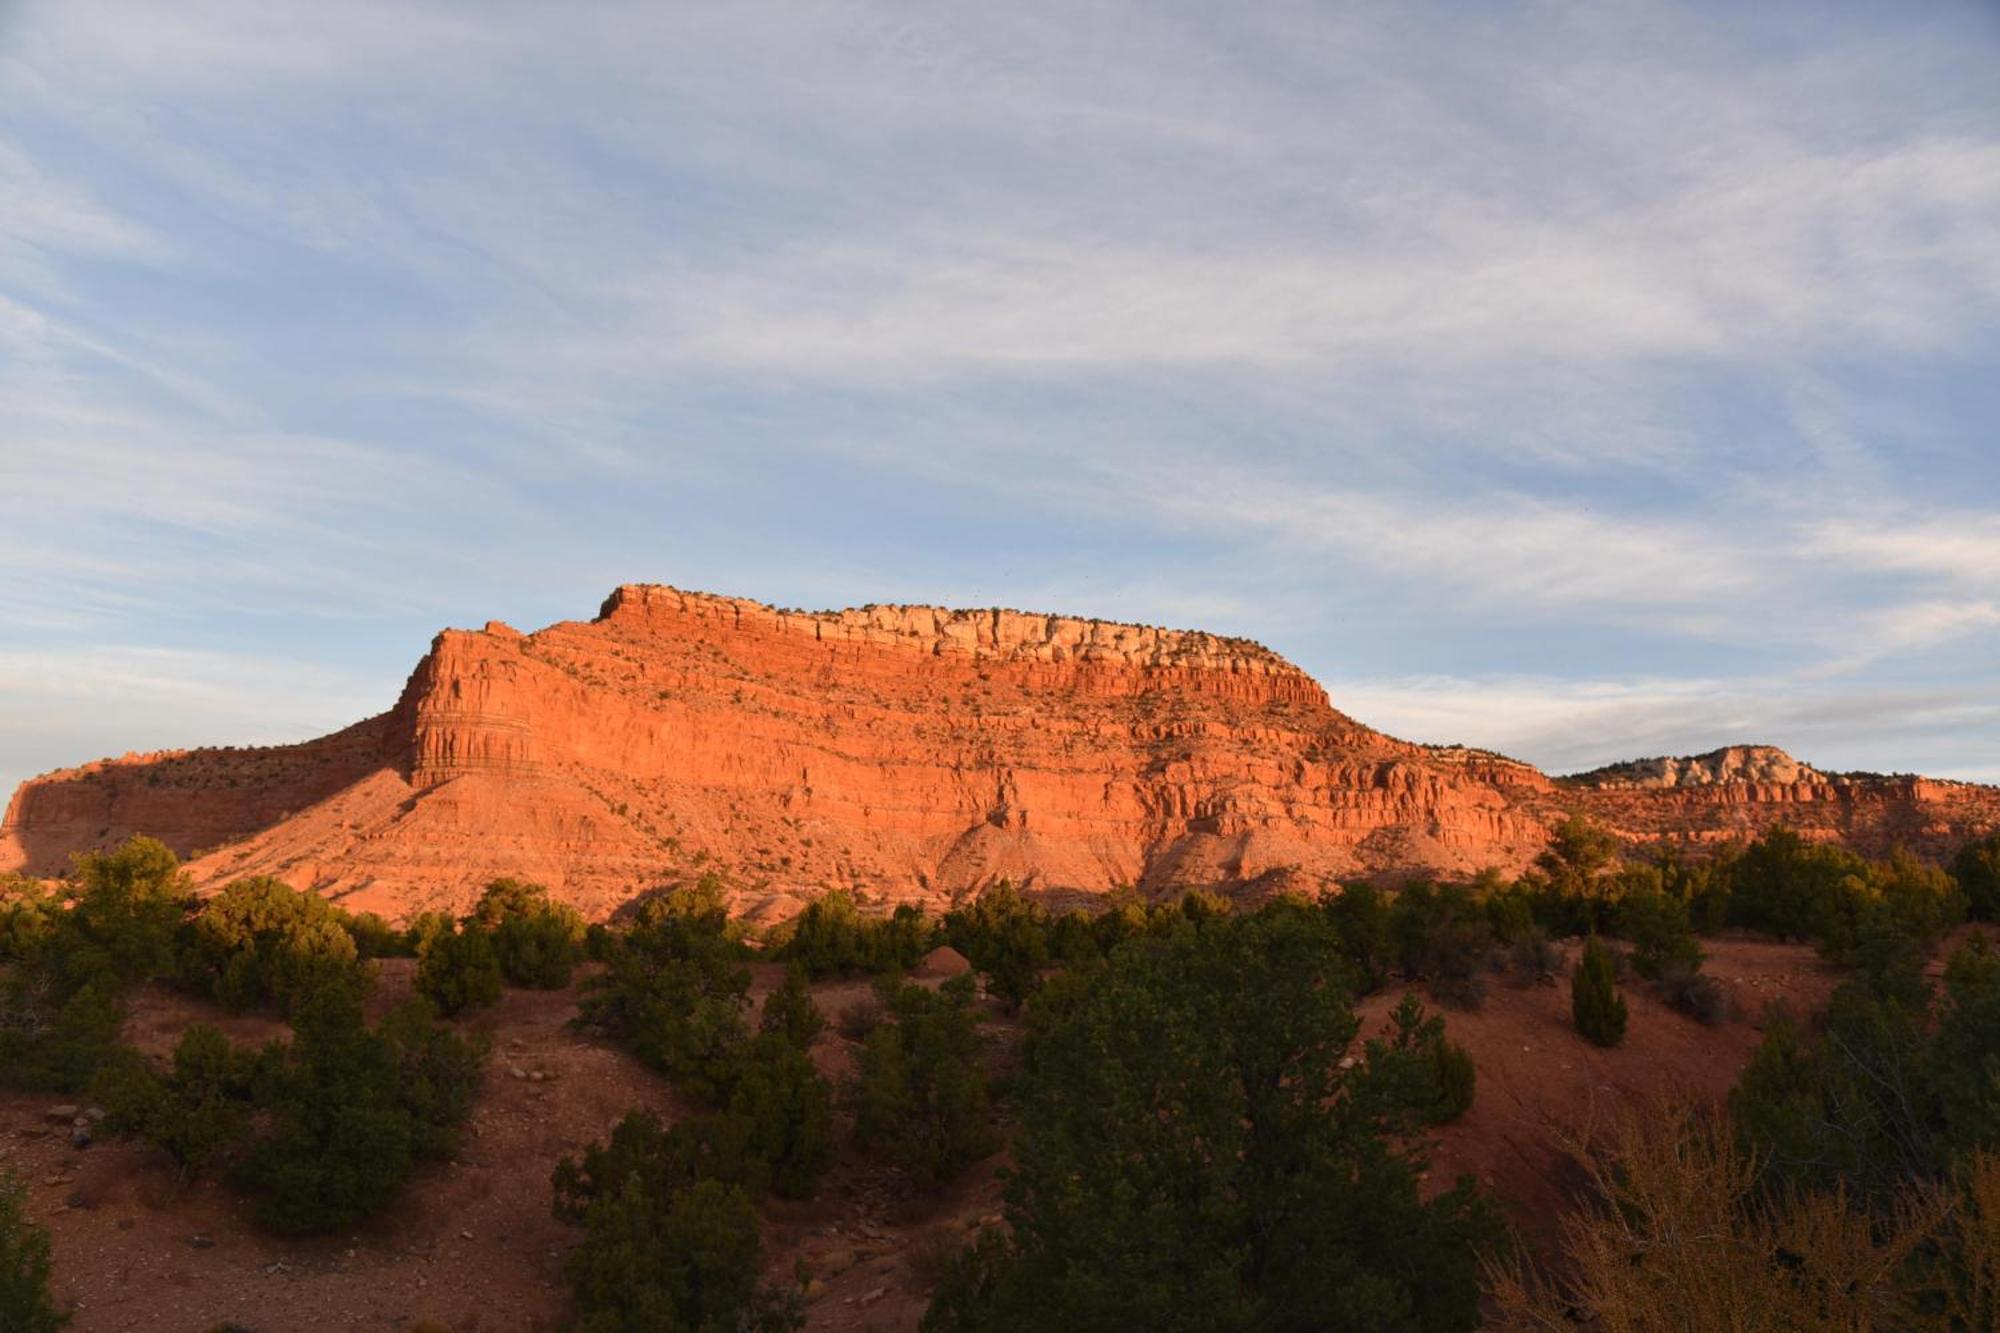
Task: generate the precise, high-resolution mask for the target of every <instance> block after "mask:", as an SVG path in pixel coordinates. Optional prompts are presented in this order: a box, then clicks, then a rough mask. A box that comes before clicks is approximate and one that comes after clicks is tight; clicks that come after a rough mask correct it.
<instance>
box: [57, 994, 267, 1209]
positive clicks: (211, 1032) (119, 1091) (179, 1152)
mask: <svg viewBox="0 0 2000 1333" xmlns="http://www.w3.org/2000/svg"><path fill="white" fill-rule="evenodd" d="M256 1072H257V1056H256V1054H255V1053H254V1052H252V1051H245V1050H239V1049H237V1048H236V1047H235V1046H233V1045H231V1044H230V1041H229V1038H227V1037H225V1036H224V1035H223V1034H222V1032H221V1031H220V1030H219V1029H216V1028H213V1027H210V1026H208V1025H207V1024H202V1023H198V1024H196V1025H194V1026H193V1027H190V1028H189V1029H188V1030H187V1031H186V1032H185V1033H184V1034H183V1035H182V1036H181V1040H180V1043H179V1045H177V1046H176V1047H175V1048H174V1058H173V1065H172V1067H171V1069H169V1071H168V1072H167V1073H166V1074H165V1075H161V1074H159V1073H156V1072H154V1070H153V1068H152V1067H151V1066H150V1065H149V1064H147V1062H146V1060H145V1059H144V1057H142V1056H140V1055H139V1054H138V1053H137V1052H136V1051H131V1050H123V1051H120V1052H118V1054H117V1056H116V1057H114V1058H113V1059H111V1060H110V1061H108V1062H107V1063H106V1065H105V1067H104V1069H103V1070H102V1071H101V1072H100V1073H99V1074H98V1076H97V1082H96V1085H95V1088H94V1093H95V1096H96V1098H97V1100H98V1101H99V1102H100V1103H102V1105H103V1106H104V1109H105V1113H106V1123H107V1124H109V1125H110V1126H111V1128H113V1129H117V1130H123V1131H125V1132H127V1133H130V1134H136V1135H138V1136H139V1137H141V1138H143V1139H146V1140H148V1141H150V1142H152V1143H154V1144H157V1145H158V1146H159V1147H161V1148H163V1149H165V1150H166V1152H167V1154H168V1155H169V1156H171V1157H172V1158H173V1159H174V1161H175V1163H176V1164H178V1165H179V1167H180V1170H181V1174H182V1176H183V1177H188V1176H193V1175H195V1174H197V1173H199V1172H200V1171H202V1170H204V1169H206V1168H207V1167H208V1166H210V1165H212V1164H213V1163H214V1162H215V1161H216V1160H217V1159H219V1158H220V1157H222V1156H223V1155H224V1154H225V1153H227V1152H229V1151H230V1150H231V1149H232V1148H235V1147H236V1146H237V1145H239V1144H240V1143H242V1142H243V1140H244V1139H245V1137H246V1136H247V1135H248V1134H249V1132H250V1112H251V1087H252V1082H253V1079H254V1077H255V1075H256Z"/></svg>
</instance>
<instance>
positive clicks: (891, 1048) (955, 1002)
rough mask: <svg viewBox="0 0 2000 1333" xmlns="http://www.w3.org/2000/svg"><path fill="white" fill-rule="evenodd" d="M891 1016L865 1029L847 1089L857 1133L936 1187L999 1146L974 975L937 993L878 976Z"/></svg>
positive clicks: (866, 1143) (878, 986) (956, 980)
mask: <svg viewBox="0 0 2000 1333" xmlns="http://www.w3.org/2000/svg"><path fill="white" fill-rule="evenodd" d="M876 994H877V995H879V996H880V997H881V1001H882V1005H883V1007H884V1008H885V1009H886V1010H887V1012H888V1015H889V1017H890V1019H891V1021H889V1022H885V1023H883V1024H882V1025H881V1026H879V1027H877V1028H876V1029H875V1030H874V1031H873V1032H871V1033H869V1034H868V1038H867V1040H866V1041H865V1042H864V1043H862V1047H861V1051H860V1053H859V1055H858V1056H857V1058H856V1060H855V1080H854V1083H853V1085H852V1087H851V1088H850V1089H849V1090H848V1098H849V1101H850V1102H851V1103H852V1105H853V1107H854V1118H855V1126H854V1129H855V1137H856V1138H858V1139H859V1140H860V1141H861V1143H862V1144H863V1145H864V1146H866V1147H870V1148H873V1149H876V1150H877V1151H880V1152H882V1153H883V1154H885V1155H886V1156H888V1157H889V1159H890V1160H891V1161H893V1162H895V1163H896V1164H897V1165H898V1166H900V1167H902V1168H903V1169H904V1170H906V1171H908V1172H909V1173H910V1175H911V1177H912V1178H913V1179H914V1180H915V1181H916V1182H917V1184H918V1185H919V1186H921V1187H924V1188H930V1187H934V1186H936V1185H938V1184H941V1183H942V1182H944V1181H946V1180H949V1179H951V1177H953V1176H955V1175H957V1174H958V1173H959V1172H960V1171H961V1170H963V1169H964V1168H965V1167H966V1166H968V1165H970V1164H971V1163H973V1162H975V1161H977V1160H978V1159H980V1158H981V1157H984V1156H986V1155H987V1154H988V1153H990V1152H992V1151H993V1150H994V1148H995V1147H997V1146H998V1140H997V1138H996V1136H995V1134H994V1132H993V1126H992V1124H991V1122H990V1121H989V1120H988V1118H987V1110H986V1075H985V1071H984V1070H983V1068H982V1067H981V1063H980V1060H981V1056H982V1054H983V1052H984V1049H985V1039H984V1038H983V1037H982V1036H981V1035H980V1032H979V1025H978V1018H977V1016H976V1015H975V1014H974V1013H973V1009H972V978H971V977H970V976H961V977H954V978H953V979H952V980H950V981H947V982H946V983H945V984H944V985H943V986H941V987H939V988H938V989H937V990H936V991H931V990H927V989H925V988H924V987H922V986H918V985H915V984H913V983H910V982H900V983H899V982H895V981H881V982H878V983H876Z"/></svg>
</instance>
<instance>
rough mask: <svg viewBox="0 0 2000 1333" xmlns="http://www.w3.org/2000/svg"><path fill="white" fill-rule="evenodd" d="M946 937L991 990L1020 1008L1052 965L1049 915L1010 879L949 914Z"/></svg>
mask: <svg viewBox="0 0 2000 1333" xmlns="http://www.w3.org/2000/svg"><path fill="white" fill-rule="evenodd" d="M944 934H945V941H946V942H947V943H948V944H950V945H951V947H952V948H954V949H956V950H958V951H959V952H960V953H962V954H964V955H965V957H966V959H967V961H969V962H970V963H971V964H972V966H973V968H974V969H975V970H977V971H979V972H981V973H984V974H985V976H986V984H987V989H988V991H989V992H991V993H992V994H993V995H994V996H996V997H997V998H998V999H1000V1000H1001V1001H1002V1002H1003V1003H1004V1004H1006V1005H1007V1007H1008V1008H1010V1009H1019V1008H1020V1007H1021V1004H1022V1002H1023V1001H1024V1000H1026V999H1027V998H1028V995H1029V993H1030V992H1032V991H1033V990H1034V988H1035V986H1036V985H1037V983H1039V982H1040V981H1041V976H1042V969H1043V968H1045V967H1047V966H1048V965H1049V961H1050V958H1049V914H1048V912H1047V910H1046V909H1044V908H1043V907H1041V906H1040V905H1039V904H1037V903H1033V902H1030V901H1028V900H1027V899H1026V898H1023V897H1022V896H1021V894H1020V891H1019V890H1017V889H1016V888H1015V887H1014V886H1013V885H1012V884H1010V883H1008V882H1007V881H1005V880H1002V881H1001V882H1000V883H998V884H996V885H994V886H993V887H992V888H991V889H988V890H987V891H986V892H985V893H983V894H981V895H980V896H979V897H978V898H976V899H974V900H973V901H972V904H971V905H970V906H968V907H961V908H959V909H957V910H956V911H953V912H949V913H947V914H946V915H945V919H944Z"/></svg>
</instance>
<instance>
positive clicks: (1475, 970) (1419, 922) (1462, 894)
mask: <svg viewBox="0 0 2000 1333" xmlns="http://www.w3.org/2000/svg"><path fill="white" fill-rule="evenodd" d="M1389 917H1390V926H1391V930H1392V931H1393V933H1394V936H1395V940H1396V951H1397V961H1398V964H1399V965H1400V967H1401V969H1402V972H1403V975H1404V976H1406V977H1408V978H1410V979H1411V980H1413V981H1417V980H1421V981H1424V982H1426V983H1428V984H1429V986H1430V991H1431V994H1432V996H1434V997H1435V998H1436V999H1437V1000H1438V1002H1439V1003H1441V1004H1449V1005H1454V1006H1457V1007H1458V1008H1461V1009H1471V1008H1476V1007H1477V1006H1478V1004H1479V1001H1480V999H1481V998H1482V997H1483V996H1484V995H1485V991H1486V984H1485V980H1484V977H1483V974H1484V972H1485V971H1486V964H1487V959H1488V957H1489V956H1490V955H1491V954H1492V952H1493V928H1492V926H1491V925H1490V924H1489V923H1488V921H1487V919H1486V913H1485V911H1484V909H1483V908H1481V906H1480V905H1479V903H1478V902H1477V900H1475V899H1474V897H1473V894H1472V890H1471V889H1469V888H1467V887H1466V886H1465V885H1463V884H1444V885H1438V884H1431V883H1428V882H1426V881H1421V880H1420V881H1418V882H1416V883H1414V884H1410V885H1408V886H1407V887H1405V888H1404V889H1403V890H1402V891H1401V892H1400V893H1398V894H1397V895H1396V900H1395V902H1394V903H1393V904H1392V905H1391V907H1390V909H1389Z"/></svg>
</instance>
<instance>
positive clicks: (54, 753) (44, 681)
mask: <svg viewBox="0 0 2000 1333" xmlns="http://www.w3.org/2000/svg"><path fill="white" fill-rule="evenodd" d="M386 702H393V701H392V700H391V701H386ZM384 706H385V701H384V700H383V699H382V698H381V697H380V694H379V691H378V690H377V689H376V688H375V682H373V681H369V680H366V679H363V678H359V677H356V676H353V675H349V674H346V673H343V672H339V671H334V670H329V669H328V668H326V667H325V666H323V665H321V664H319V663H316V662H312V661H300V660H296V659H279V658H272V657H267V656H262V655H258V654H247V653H246V654H235V653H221V652H202V651H188V650H170V649H161V648H146V647H134V646H132V645H128V644H118V643H98V644H90V645H87V646H82V647H76V648H70V649H62V650H56V649H34V650H27V651H18V650H4V651H0V737H4V738H5V744H4V746H0V789H4V790H6V791H8V792H10V793H11V792H12V791H13V789H14V787H15V785H16V784H18V783H19V782H21V781H22V780H23V779H25V778H28V777H32V776H34V775H35V774H37V773H41V772H46V771H48V770H49V769H53V768H57V767H63V766H68V765H72V764H77V763H81V762H85V761H87V760H89V759H95V758H98V757H101V756H107V755H116V754H124V753H126V752H128V751H148V750H159V749H179V748H185V747H190V746H196V745H219V744H278V743H284V742H290V741H298V740H306V739H308V738H310V737H312V736H315V735H321V734H324V733H326V732H328V731H332V730H335V729H336V728H339V727H342V726H345V725H347V724H348V723H350V722H353V721H356V720H358V719H360V718H362V717H366V716H368V715H370V714H372V713H376V712H379V711H381V709H382V708H383V707H384Z"/></svg>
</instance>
